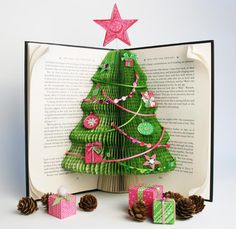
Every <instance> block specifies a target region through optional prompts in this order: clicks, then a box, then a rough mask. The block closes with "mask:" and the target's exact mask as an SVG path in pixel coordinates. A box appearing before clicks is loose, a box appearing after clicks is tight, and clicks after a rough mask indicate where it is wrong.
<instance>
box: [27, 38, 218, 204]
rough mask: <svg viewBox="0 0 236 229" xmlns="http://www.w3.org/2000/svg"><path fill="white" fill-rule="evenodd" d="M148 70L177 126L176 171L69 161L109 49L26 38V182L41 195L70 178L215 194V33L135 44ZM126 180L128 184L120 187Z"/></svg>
mask: <svg viewBox="0 0 236 229" xmlns="http://www.w3.org/2000/svg"><path fill="white" fill-rule="evenodd" d="M131 51H132V52H133V53H135V54H136V55H137V61H138V63H139V64H140V65H141V67H142V69H143V70H144V72H145V73H146V75H147V76H148V82H147V83H148V88H149V90H151V91H153V92H154V95H155V98H156V100H157V103H158V104H157V105H158V110H157V117H158V120H159V121H160V123H161V124H162V125H163V126H165V127H166V129H167V131H168V133H169V134H170V136H171V138H170V142H169V143H170V144H171V149H170V151H171V153H172V155H173V156H174V157H175V158H176V163H177V167H176V169H175V170H174V171H172V172H169V173H164V174H158V175H157V174H155V175H139V176H129V179H128V180H129V181H128V182H127V178H125V177H109V176H108V177H104V176H97V175H86V174H77V173H71V172H68V171H65V170H63V169H62V167H61V162H62V160H63V158H64V153H65V152H66V151H67V150H68V149H69V147H70V144H71V142H70V140H69V134H70V132H71V130H72V129H73V128H74V127H75V125H76V124H77V123H78V122H79V120H80V119H81V117H82V110H81V108H80V105H81V102H82V100H83V99H84V98H85V97H86V96H87V94H88V91H89V90H90V89H91V87H92V81H91V77H92V76H93V74H94V73H95V71H96V70H97V68H98V66H99V64H100V63H101V62H102V59H103V58H104V56H105V55H106V54H107V53H108V52H109V50H108V49H100V48H90V47H79V46H70V45H60V44H50V43H40V42H26V43H25V82H26V84H25V85H26V87H25V92H26V93H25V99H26V112H25V114H26V185H27V194H28V195H30V196H32V197H34V198H40V197H41V195H42V194H43V193H46V192H49V191H50V192H56V190H57V188H58V187H59V186H60V185H64V186H66V187H67V188H68V190H69V191H70V192H71V193H77V192H83V191H90V190H94V189H99V190H105V191H119V190H120V191H124V190H126V189H127V187H128V186H129V185H131V184H133V183H137V182H139V183H143V184H147V183H160V184H163V185H164V187H165V190H166V191H168V190H172V191H177V192H181V193H182V194H185V195H192V194H198V195H202V196H203V197H204V198H205V199H207V200H211V201H212V198H213V41H200V42H189V43H181V44H171V45H162V46H153V47H142V48H134V49H131ZM119 185H120V186H122V187H119Z"/></svg>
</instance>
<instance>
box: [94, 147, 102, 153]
mask: <svg viewBox="0 0 236 229" xmlns="http://www.w3.org/2000/svg"><path fill="white" fill-rule="evenodd" d="M92 150H93V151H94V152H95V153H96V154H100V153H102V149H101V148H99V146H92Z"/></svg>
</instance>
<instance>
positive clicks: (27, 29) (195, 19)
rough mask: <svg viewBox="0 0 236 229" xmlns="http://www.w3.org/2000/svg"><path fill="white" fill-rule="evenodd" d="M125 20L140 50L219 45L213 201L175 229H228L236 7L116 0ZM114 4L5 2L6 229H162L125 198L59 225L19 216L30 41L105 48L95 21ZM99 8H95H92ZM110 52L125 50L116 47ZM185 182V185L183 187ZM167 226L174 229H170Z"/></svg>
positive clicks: (0, 11)
mask: <svg viewBox="0 0 236 229" xmlns="http://www.w3.org/2000/svg"><path fill="white" fill-rule="evenodd" d="M116 2H117V4H118V7H119V9H120V12H121V16H122V17H123V18H127V19H130V18H138V19H139V21H138V22H137V23H136V24H134V25H133V27H132V28H130V29H129V30H128V34H129V37H130V40H131V43H132V45H133V47H138V46H147V45H158V44H166V43H177V42H183V41H194V40H203V39H214V40H215V90H216V94H215V100H216V102H215V105H216V108H215V180H214V181H215V186H214V202H213V203H209V204H207V207H206V210H205V211H204V212H203V213H202V214H199V215H197V216H195V217H194V218H193V219H191V220H189V221H185V222H180V221H178V222H177V223H176V224H175V226H172V228H199V226H204V225H209V226H212V227H213V226H216V227H218V226H223V225H224V226H226V227H227V226H228V228H230V225H231V227H232V225H233V223H234V219H233V212H234V211H235V204H236V203H235V202H236V201H235V199H234V195H235V191H236V190H235V187H236V185H235V172H236V166H235V165H234V164H235V161H236V160H235V159H236V156H235V155H236V154H235V146H234V145H233V143H234V142H235V140H234V136H235V134H234V130H235V127H236V126H235V111H236V107H235V85H236V77H235V76H236V68H235V53H236V46H235V41H236V39H235V38H236V26H235V25H236V24H235V21H236V20H235V19H236V18H235V17H236V16H235V12H236V1H234V0H225V1H219V0H214V1H213V0H212V1H210V0H209V1H205V0H178V1H171V0H162V1H161V0H139V1H138V3H137V1H136V0H129V1H125V0H117V1H116ZM113 3H114V1H111V0H106V1H105V0H103V1H91V0H87V1H79V0H65V1H59V0H51V1H46V0H40V1H33V0H22V1H17V0H15V1H13V0H8V1H3V0H0V31H1V36H0V107H1V112H0V153H1V160H0V176H1V179H0V180H1V188H0V195H1V210H0V216H1V221H0V225H1V228H4V226H11V228H13V226H14V227H17V228H19V227H20V226H24V228H32V226H34V227H35V228H43V227H46V228H48V227H50V226H51V227H58V228H62V227H63V228H65V227H66V226H67V227H71V228H72V227H79V228H82V227H87V228H91V227H92V226H93V227H98V226H103V228H111V227H112V228H118V227H119V228H120V227H122V226H124V227H125V226H126V227H130V228H135V227H137V228H138V227H144V226H145V228H151V227H156V226H157V225H153V224H151V223H149V222H145V223H144V224H143V223H140V224H139V223H135V222H132V221H129V220H128V219H127V214H126V207H125V206H126V203H127V202H126V201H127V196H126V195H115V194H105V193H99V194H96V195H98V198H99V208H98V209H97V210H96V211H95V212H93V213H88V214H87V213H84V212H78V214H77V216H76V217H73V218H68V219H66V220H63V221H60V220H57V219H55V218H53V217H50V216H48V215H45V214H43V213H42V211H39V212H37V213H36V214H34V215H31V216H29V217H23V216H20V215H18V214H17V213H16V211H15V209H16V204H17V202H18V199H19V198H21V196H23V195H24V107H23V101H24V89H23V85H24V84H23V82H24V73H23V68H24V59H23V58H24V56H23V51H24V41H25V40H34V41H45V42H56V43H65V44H75V45H87V46H101V45H102V42H103V39H104V35H105V31H104V30H103V29H102V28H101V27H99V26H98V25H96V24H95V23H93V22H92V19H103V18H110V14H111V10H112V7H113ZM92 4H94V7H93V8H91V6H92ZM108 47H111V48H122V47H126V46H125V45H123V44H121V43H120V42H113V43H111V45H109V46H108ZM180 182H182V181H180ZM167 227H168V226H167Z"/></svg>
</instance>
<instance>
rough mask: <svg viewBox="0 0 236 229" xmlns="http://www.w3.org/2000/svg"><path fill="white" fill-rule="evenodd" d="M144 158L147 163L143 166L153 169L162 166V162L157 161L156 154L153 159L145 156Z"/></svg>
mask: <svg viewBox="0 0 236 229" xmlns="http://www.w3.org/2000/svg"><path fill="white" fill-rule="evenodd" d="M144 157H145V158H146V160H147V161H145V162H144V164H143V165H147V166H150V167H151V168H152V169H154V168H155V165H158V164H161V162H160V161H158V160H156V154H153V155H152V156H151V157H149V156H148V155H144Z"/></svg>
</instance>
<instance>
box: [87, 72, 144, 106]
mask: <svg viewBox="0 0 236 229" xmlns="http://www.w3.org/2000/svg"><path fill="white" fill-rule="evenodd" d="M134 76H135V81H134V82H133V84H132V85H133V88H132V90H131V92H130V93H129V94H128V95H126V96H122V97H121V98H118V99H114V100H113V101H114V103H119V102H120V101H125V100H126V99H127V98H131V97H132V96H133V94H134V93H135V91H136V89H135V87H136V86H137V85H138V79H139V76H138V73H137V72H134ZM95 98H96V96H95ZM95 98H93V97H92V99H83V102H92V103H99V104H108V103H109V102H108V101H107V100H95Z"/></svg>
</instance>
